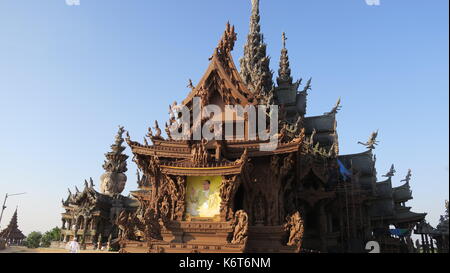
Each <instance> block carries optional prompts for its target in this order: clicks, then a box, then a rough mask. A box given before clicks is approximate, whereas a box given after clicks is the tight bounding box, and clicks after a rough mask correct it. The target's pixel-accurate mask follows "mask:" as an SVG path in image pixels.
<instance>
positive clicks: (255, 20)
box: [240, 0, 273, 96]
mask: <svg viewBox="0 0 450 273" xmlns="http://www.w3.org/2000/svg"><path fill="white" fill-rule="evenodd" d="M259 22H260V15H259V0H252V16H251V18H250V32H249V34H248V36H247V43H246V44H245V46H244V56H243V57H242V59H241V60H240V64H241V77H242V79H243V81H244V83H245V84H246V85H247V86H248V88H249V89H250V90H251V91H252V92H253V93H256V94H260V95H263V96H267V95H268V94H269V92H270V91H271V90H272V87H273V80H272V77H273V73H272V71H271V70H270V67H269V65H270V58H269V57H268V56H267V55H266V47H267V45H266V44H265V43H264V36H263V34H262V33H261V26H260V24H259Z"/></svg>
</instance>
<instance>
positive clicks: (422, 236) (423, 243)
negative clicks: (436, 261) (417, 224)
mask: <svg viewBox="0 0 450 273" xmlns="http://www.w3.org/2000/svg"><path fill="white" fill-rule="evenodd" d="M420 239H421V241H422V244H421V245H422V251H423V252H424V253H425V236H424V235H423V234H420Z"/></svg>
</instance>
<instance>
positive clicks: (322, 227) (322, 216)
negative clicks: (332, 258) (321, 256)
mask: <svg viewBox="0 0 450 273" xmlns="http://www.w3.org/2000/svg"><path fill="white" fill-rule="evenodd" d="M326 235H327V215H326V213H325V203H324V202H320V203H319V237H320V248H321V249H320V250H321V251H322V252H327V238H326Z"/></svg>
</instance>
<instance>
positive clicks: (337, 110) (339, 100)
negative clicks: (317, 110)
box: [325, 98, 342, 115]
mask: <svg viewBox="0 0 450 273" xmlns="http://www.w3.org/2000/svg"><path fill="white" fill-rule="evenodd" d="M341 109H342V106H341V98H339V99H338V101H337V102H336V105H335V106H334V107H333V109H331V111H330V112H328V113H325V115H335V114H337V113H338V112H339V111H340V110H341Z"/></svg>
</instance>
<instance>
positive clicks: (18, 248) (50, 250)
mask: <svg viewBox="0 0 450 273" xmlns="http://www.w3.org/2000/svg"><path fill="white" fill-rule="evenodd" d="M68 252H69V251H67V250H65V249H61V248H35V249H31V248H27V247H21V246H12V247H7V248H6V249H4V250H0V253H68ZM80 253H114V252H108V251H95V250H82V251H80Z"/></svg>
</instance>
